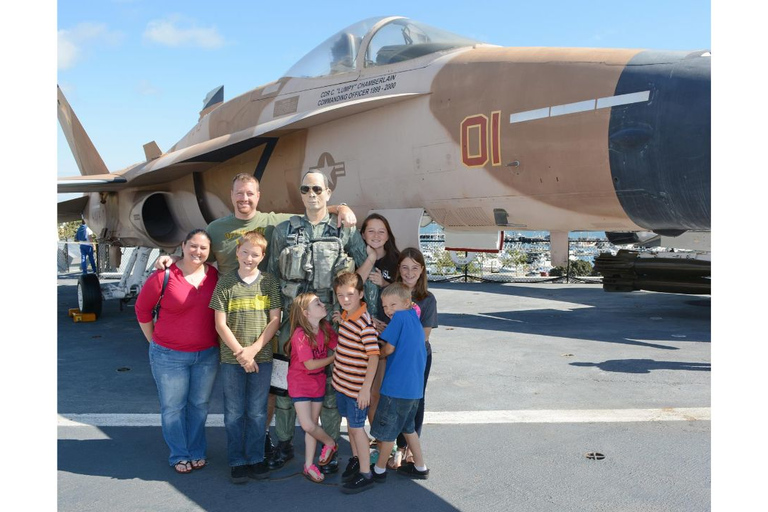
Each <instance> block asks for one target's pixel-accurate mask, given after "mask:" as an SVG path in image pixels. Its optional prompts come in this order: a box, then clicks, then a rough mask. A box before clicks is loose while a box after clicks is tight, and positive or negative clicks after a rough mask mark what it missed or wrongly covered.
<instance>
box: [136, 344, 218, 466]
mask: <svg viewBox="0 0 768 512" xmlns="http://www.w3.org/2000/svg"><path fill="white" fill-rule="evenodd" d="M149 364H150V366H151V368H152V376H153V377H154V378H155V383H156V384H157V392H158V395H159V398H160V416H161V423H162V429H163V438H164V439H165V442H166V443H167V444H168V448H170V450H171V455H170V456H169V457H168V463H169V464H170V465H171V466H173V465H174V464H176V463H177V462H179V461H182V460H195V459H204V458H205V451H206V448H207V446H208V445H207V442H206V439H205V420H206V419H207V418H208V403H209V401H210V398H211V391H212V390H213V383H214V381H215V380H216V372H217V371H218V369H219V347H212V348H209V349H207V350H202V351H200V352H182V351H179V350H172V349H170V348H166V347H163V346H162V345H158V344H157V343H155V342H151V343H150V344H149Z"/></svg>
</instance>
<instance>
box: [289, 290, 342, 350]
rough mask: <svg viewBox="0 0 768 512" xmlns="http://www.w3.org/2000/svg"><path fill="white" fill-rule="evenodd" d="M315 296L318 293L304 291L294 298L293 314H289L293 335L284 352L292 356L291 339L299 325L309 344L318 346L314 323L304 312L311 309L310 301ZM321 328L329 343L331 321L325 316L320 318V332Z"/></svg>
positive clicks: (291, 337)
mask: <svg viewBox="0 0 768 512" xmlns="http://www.w3.org/2000/svg"><path fill="white" fill-rule="evenodd" d="M315 297H317V295H315V294H314V293H302V294H301V295H299V296H298V297H296V298H295V299H294V300H293V304H291V314H290V316H289V321H290V325H291V336H290V337H289V338H288V341H286V342H285V344H284V345H283V352H285V355H287V356H288V357H291V339H293V333H294V332H296V329H297V328H299V327H301V329H302V330H303V331H304V334H305V335H306V336H307V339H308V340H309V346H310V347H312V348H313V349H315V348H317V335H316V334H315V333H314V332H313V330H312V324H310V323H309V318H307V315H305V314H304V312H305V311H306V310H307V309H309V303H310V302H312V301H313V300H314V299H315ZM320 329H322V330H323V331H324V333H325V342H326V344H327V343H328V341H329V340H330V339H331V329H332V328H331V323H330V322H329V321H328V320H326V319H325V318H322V319H320V325H319V327H318V332H320Z"/></svg>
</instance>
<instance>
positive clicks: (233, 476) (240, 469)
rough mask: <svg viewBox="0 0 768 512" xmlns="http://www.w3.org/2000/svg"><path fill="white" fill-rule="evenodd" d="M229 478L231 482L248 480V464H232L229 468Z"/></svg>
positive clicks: (236, 482) (240, 482)
mask: <svg viewBox="0 0 768 512" xmlns="http://www.w3.org/2000/svg"><path fill="white" fill-rule="evenodd" d="M229 479H230V480H232V483H233V484H244V483H245V482H247V481H248V466H233V467H231V468H230V470H229Z"/></svg>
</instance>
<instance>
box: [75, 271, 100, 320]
mask: <svg viewBox="0 0 768 512" xmlns="http://www.w3.org/2000/svg"><path fill="white" fill-rule="evenodd" d="M101 301H102V298H101V285H100V284H99V277H98V276H97V275H96V274H84V275H82V276H80V277H79V278H78V279H77V306H78V308H80V312H81V313H93V314H95V315H96V318H98V317H99V316H100V315H101Z"/></svg>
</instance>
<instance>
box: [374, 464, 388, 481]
mask: <svg viewBox="0 0 768 512" xmlns="http://www.w3.org/2000/svg"><path fill="white" fill-rule="evenodd" d="M375 465H376V464H371V475H372V477H371V480H373V481H374V482H376V483H377V484H383V483H384V482H386V481H387V471H385V472H384V473H382V474H380V475H379V474H377V473H376V470H375V469H373V467H374V466H375Z"/></svg>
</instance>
